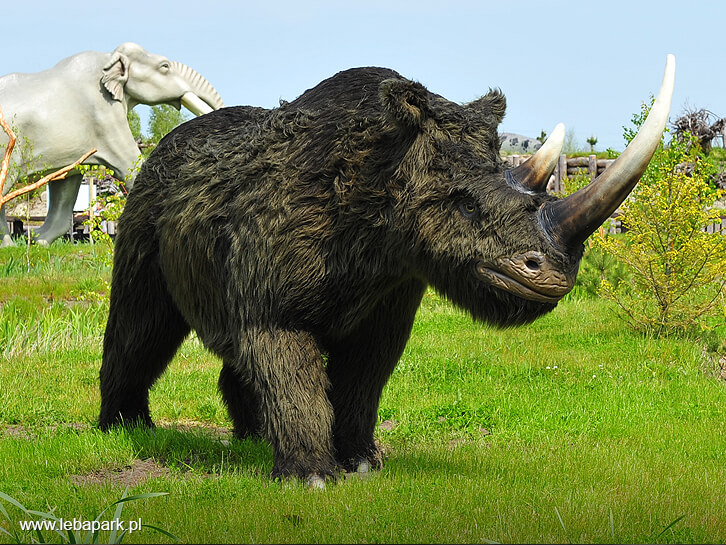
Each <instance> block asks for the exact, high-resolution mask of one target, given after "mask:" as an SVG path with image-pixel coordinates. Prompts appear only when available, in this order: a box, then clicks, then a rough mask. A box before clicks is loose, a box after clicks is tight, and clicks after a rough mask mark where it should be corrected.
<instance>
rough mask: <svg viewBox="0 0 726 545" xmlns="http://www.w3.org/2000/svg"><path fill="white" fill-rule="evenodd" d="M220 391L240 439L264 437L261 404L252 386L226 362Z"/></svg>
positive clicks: (221, 376) (220, 375)
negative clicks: (260, 414) (260, 413)
mask: <svg viewBox="0 0 726 545" xmlns="http://www.w3.org/2000/svg"><path fill="white" fill-rule="evenodd" d="M219 391H220V392H221V393H222V399H223V400H224V404H225V405H226V406H227V412H228V413H229V417H230V418H231V419H232V423H233V424H234V434H235V436H236V437H238V438H240V439H245V438H247V437H259V436H260V435H262V421H261V419H260V416H259V412H260V403H259V400H258V398H257V393H256V392H255V390H254V388H253V387H252V384H251V383H250V382H249V380H246V379H244V378H243V377H242V376H241V375H240V374H239V373H238V372H237V371H236V370H235V369H234V367H233V366H231V365H228V364H227V363H226V362H225V364H224V365H223V366H222V372H221V373H220V374H219Z"/></svg>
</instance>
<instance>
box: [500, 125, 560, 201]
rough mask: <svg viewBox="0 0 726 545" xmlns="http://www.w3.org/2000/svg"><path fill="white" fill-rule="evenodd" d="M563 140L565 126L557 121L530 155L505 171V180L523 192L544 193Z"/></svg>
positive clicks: (558, 156)
mask: <svg viewBox="0 0 726 545" xmlns="http://www.w3.org/2000/svg"><path fill="white" fill-rule="evenodd" d="M564 142H565V126H564V125H563V124H562V123H558V124H557V126H556V127H555V128H554V130H553V131H552V134H550V135H549V137H548V138H547V140H545V143H544V144H542V147H540V148H539V149H538V150H537V151H536V152H535V154H534V155H532V157H530V158H529V159H527V160H526V161H525V162H524V163H522V164H521V165H519V166H518V167H515V168H513V169H511V170H508V171H507V172H506V177H507V182H508V183H509V185H511V186H512V187H515V188H516V189H519V190H520V191H523V192H524V193H544V192H545V191H546V190H547V182H549V179H550V175H551V174H552V171H553V170H554V169H555V166H556V165H557V161H558V160H559V158H560V152H561V151H562V144H563V143H564Z"/></svg>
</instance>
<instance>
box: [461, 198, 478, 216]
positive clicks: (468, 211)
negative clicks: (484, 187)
mask: <svg viewBox="0 0 726 545" xmlns="http://www.w3.org/2000/svg"><path fill="white" fill-rule="evenodd" d="M476 211H477V208H476V203H475V202H474V201H473V200H471V199H464V200H463V201H461V202H460V203H459V212H461V215H462V216H464V217H465V218H466V219H473V218H474V216H476Z"/></svg>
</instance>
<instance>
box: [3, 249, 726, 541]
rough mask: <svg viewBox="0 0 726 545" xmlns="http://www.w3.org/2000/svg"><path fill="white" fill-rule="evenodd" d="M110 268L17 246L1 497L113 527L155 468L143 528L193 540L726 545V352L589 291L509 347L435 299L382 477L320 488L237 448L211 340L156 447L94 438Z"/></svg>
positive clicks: (388, 406)
mask: <svg viewBox="0 0 726 545" xmlns="http://www.w3.org/2000/svg"><path fill="white" fill-rule="evenodd" d="M106 258H107V255H104V250H103V249H102V248H101V247H97V248H93V249H92V248H90V247H88V246H85V245H76V246H73V245H70V244H58V243H56V244H55V245H53V246H52V247H51V248H50V249H42V248H35V247H33V248H31V255H30V265H31V266H30V271H29V272H28V263H27V260H26V257H25V249H23V248H15V249H9V250H2V251H0V312H1V313H2V315H1V316H0V358H1V359H0V461H2V463H0V492H3V493H5V494H8V495H9V496H11V497H13V498H15V499H16V500H18V501H19V502H20V503H22V504H23V505H24V506H25V507H27V508H28V509H35V510H39V511H48V510H50V509H53V508H55V511H54V512H55V514H56V516H62V517H65V518H73V517H76V518H78V519H87V520H93V519H94V518H95V517H96V515H97V514H98V513H99V512H100V511H101V510H102V509H103V508H104V507H105V506H107V505H109V504H110V503H112V502H113V501H115V500H118V499H119V498H121V496H122V494H123V493H124V490H125V484H124V482H123V481H122V479H121V478H122V477H123V476H126V477H128V476H129V475H130V471H128V467H130V466H132V465H133V464H134V461H135V460H136V461H138V460H147V459H149V458H151V459H153V461H154V464H155V465H154V467H157V468H159V469H160V470H162V471H159V472H158V474H153V475H151V477H150V478H149V479H146V480H142V481H137V482H133V483H132V484H131V486H130V489H129V494H142V493H147V492H168V495H167V496H164V497H154V498H148V499H143V500H138V501H133V502H129V503H127V504H125V507H124V513H123V518H124V519H128V520H131V519H137V518H141V519H142V520H143V522H144V523H145V524H153V525H155V526H158V527H160V528H163V529H164V530H167V531H169V532H171V533H172V534H175V535H176V536H179V537H180V538H181V539H182V541H184V542H250V543H251V542H265V543H272V542H274V543H291V542H408V543H410V542H447V543H463V542H467V543H471V542H483V541H484V542H486V541H497V542H587V543H609V542H621V543H634V542H641V543H642V542H663V543H666V542H679V543H705V542H726V514H725V513H724V509H723V501H724V498H725V497H726V464H724V463H723V461H724V453H725V452H726V431H725V429H724V422H726V385H725V384H724V382H723V381H722V380H720V379H718V378H717V374H718V373H717V371H718V370H719V369H718V365H717V364H716V363H715V362H716V360H717V358H718V356H719V355H720V354H714V353H710V352H709V351H708V350H704V346H718V343H714V342H712V341H707V340H698V339H686V338H660V339H659V338H647V337H642V336H637V335H634V334H632V333H630V332H629V331H628V330H627V329H626V327H625V326H624V325H623V324H621V323H620V322H619V321H618V320H617V319H616V317H615V313H614V312H613V308H612V307H611V306H610V305H609V304H608V303H606V302H604V301H601V300H599V299H596V298H588V297H585V296H584V295H578V296H573V297H569V298H567V299H566V300H565V301H564V302H563V303H561V304H560V305H559V306H558V308H557V309H555V311H554V312H552V313H551V314H550V315H548V316H546V317H544V318H542V319H540V320H539V321H537V322H535V323H534V324H532V325H530V326H526V327H521V328H516V329H508V330H493V329H490V328H486V327H482V326H481V325H478V324H475V323H473V322H472V321H471V319H470V318H469V317H468V316H466V315H465V314H463V313H462V312H460V311H458V310H456V309H454V308H452V307H451V306H450V305H449V304H448V303H446V302H445V301H444V300H442V299H441V298H440V297H439V296H437V295H436V294H434V293H433V292H429V293H427V295H426V296H425V298H424V301H423V304H422V306H421V309H420V310H419V313H418V315H417V320H416V323H415V326H414V331H413V334H412V337H411V340H410V342H409V345H408V347H407V348H406V351H405V353H404V355H403V357H402V359H401V362H400V364H399V366H398V368H397V369H396V371H395V372H394V374H393V376H392V378H391V381H390V382H389V384H388V386H387V387H386V390H385V392H384V396H383V399H382V401H381V407H380V411H379V417H380V420H381V421H384V420H389V421H392V422H393V423H394V427H393V429H391V430H389V431H386V430H385V429H382V428H381V429H379V430H378V432H377V434H378V439H379V441H380V442H381V444H382V446H383V448H384V449H385V452H386V456H387V457H386V461H385V465H384V468H383V470H382V471H380V472H378V473H376V474H374V475H372V476H371V477H369V478H367V479H361V480H358V479H348V480H345V481H342V482H339V483H337V484H335V485H331V486H328V487H327V488H326V489H325V490H324V491H318V490H310V489H308V488H306V487H305V486H303V485H302V484H300V483H298V482H295V481H293V482H283V483H280V482H274V481H272V480H271V479H270V478H269V472H270V470H271V468H272V451H271V449H270V447H269V445H267V444H266V443H264V442H255V441H238V440H235V439H233V438H232V437H231V435H230V434H229V432H228V430H227V428H228V427H229V426H230V423H229V421H228V420H227V416H226V413H225V410H224V408H223V405H222V403H221V401H220V398H219V395H218V393H217V391H216V381H217V376H218V373H219V369H220V368H221V364H220V362H219V361H218V360H217V359H216V358H215V357H214V356H212V355H211V354H209V353H208V352H207V351H206V350H205V349H204V348H203V347H202V346H201V344H200V343H199V341H198V340H197V339H196V338H195V337H194V336H192V337H190V338H189V339H188V340H187V341H186V342H185V343H184V345H183V346H182V348H181V350H180V352H179V354H178V355H177V357H176V358H175V360H174V362H173V363H172V365H171V366H170V368H169V370H168V371H167V373H166V374H165V375H164V376H163V377H162V378H161V379H160V380H159V382H158V383H157V384H156V386H155V387H154V388H153V390H152V392H151V407H152V415H153V417H154V418H155V420H156V421H157V423H159V424H160V427H159V428H158V429H157V430H156V433H155V434H152V433H149V432H146V431H142V430H133V431H123V430H121V431H114V432H111V433H101V432H99V431H98V430H97V429H95V419H96V416H97V411H98V404H99V395H98V384H97V381H98V369H99V367H100V361H101V341H102V335H103V328H104V325H105V318H106V313H107V299H106V297H105V295H106V293H107V289H108V282H109V279H110V268H109V266H108V265H107V259H106ZM578 293H580V294H582V293H584V290H583V291H580V292H578ZM721 346H722V347H723V345H721ZM124 470H126V471H124ZM3 505H4V506H5V508H6V509H7V511H8V513H9V515H10V516H11V518H13V520H14V521H16V522H17V521H18V520H21V519H22V518H23V517H24V516H26V515H23V513H22V512H21V511H20V510H19V509H17V508H16V507H13V506H12V505H10V504H9V503H4V504H3ZM679 517H683V518H680V519H679ZM3 524H4V526H3ZM0 526H2V527H4V528H8V524H7V523H4V522H3V519H2V517H0ZM16 529H17V528H16ZM5 538H7V536H5V537H3V536H0V541H2V540H3V539H5ZM27 539H30V537H28V538H27ZM103 539H104V538H103V536H102V538H101V541H103ZM128 539H129V538H127V540H128ZM130 539H131V540H133V541H141V542H143V541H145V540H146V541H147V542H158V541H161V542H171V541H172V540H171V539H170V538H168V537H166V536H164V535H162V534H159V533H157V532H153V531H149V530H146V531H142V532H140V533H136V534H133V536H132V537H131V538H130Z"/></svg>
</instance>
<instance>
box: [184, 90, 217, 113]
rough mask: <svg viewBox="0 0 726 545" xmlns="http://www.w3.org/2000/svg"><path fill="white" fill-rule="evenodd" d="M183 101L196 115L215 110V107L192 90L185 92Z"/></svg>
mask: <svg viewBox="0 0 726 545" xmlns="http://www.w3.org/2000/svg"><path fill="white" fill-rule="evenodd" d="M181 103H182V104H183V105H184V106H185V107H186V108H187V109H188V110H189V111H190V112H192V113H193V114H194V115H202V114H208V113H209V112H213V111H214V108H212V107H211V106H210V105H209V104H207V103H206V102H204V101H203V100H202V99H201V98H199V97H198V96H197V95H195V94H194V93H192V92H188V93H184V95H183V96H182V97H181Z"/></svg>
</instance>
